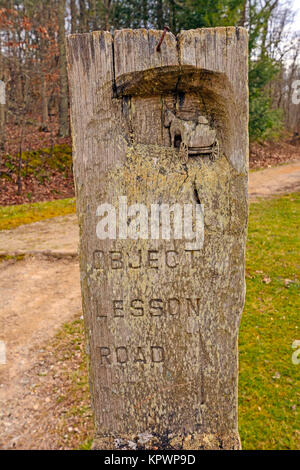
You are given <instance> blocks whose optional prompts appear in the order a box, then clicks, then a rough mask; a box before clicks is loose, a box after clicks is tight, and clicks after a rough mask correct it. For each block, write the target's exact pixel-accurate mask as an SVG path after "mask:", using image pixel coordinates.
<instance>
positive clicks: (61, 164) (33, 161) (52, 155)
mask: <svg viewBox="0 0 300 470" xmlns="http://www.w3.org/2000/svg"><path fill="white" fill-rule="evenodd" d="M21 159H22V168H21V176H23V177H24V176H27V175H34V176H36V177H38V178H39V179H40V180H41V181H42V180H43V179H44V178H48V177H49V169H50V170H58V171H60V172H62V173H65V174H66V175H67V174H68V173H69V172H70V169H71V165H72V148H71V147H70V146H69V145H67V144H61V145H54V146H53V147H52V148H51V147H48V148H42V149H38V150H31V151H26V152H22V155H21ZM4 166H5V167H6V168H7V169H8V170H10V171H12V172H13V173H17V171H18V156H11V155H5V156H4ZM3 176H4V177H7V174H6V173H4V174H3Z"/></svg>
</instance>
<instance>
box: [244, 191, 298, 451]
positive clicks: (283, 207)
mask: <svg viewBox="0 0 300 470" xmlns="http://www.w3.org/2000/svg"><path fill="white" fill-rule="evenodd" d="M299 205H300V195H299V194H294V195H288V196H284V197H281V198H280V199H272V200H267V201H261V202H258V203H253V204H252V205H251V208H250V220H249V236H248V243H247V258H246V266H247V277H246V281H247V295H246V304H245V309H244V313H243V318H242V322H241V328H240V335H239V360H240V375H239V427H240V435H241V439H242V443H243V448H244V449H300V422H299V417H300V415H299V408H300V390H299V384H300V381H299V379H300V365H295V364H293V363H292V360H291V357H292V353H293V352H294V350H293V349H292V343H293V342H294V341H295V340H297V339H300V329H299V328H300V324H299V311H300V302H299V279H298V277H297V276H299V265H300V259H299V252H300V246H299V220H300V217H299V216H300V211H299Z"/></svg>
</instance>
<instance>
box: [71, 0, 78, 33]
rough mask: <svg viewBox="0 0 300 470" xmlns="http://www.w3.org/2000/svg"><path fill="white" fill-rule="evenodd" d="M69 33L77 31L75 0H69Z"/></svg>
mask: <svg viewBox="0 0 300 470" xmlns="http://www.w3.org/2000/svg"><path fill="white" fill-rule="evenodd" d="M71 33H72V34H74V33H77V5H76V0H71Z"/></svg>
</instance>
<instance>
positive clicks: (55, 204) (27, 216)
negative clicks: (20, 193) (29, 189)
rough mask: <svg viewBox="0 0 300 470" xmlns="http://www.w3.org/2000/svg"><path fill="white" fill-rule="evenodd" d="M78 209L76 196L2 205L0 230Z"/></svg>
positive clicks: (70, 212) (0, 208)
mask: <svg viewBox="0 0 300 470" xmlns="http://www.w3.org/2000/svg"><path fill="white" fill-rule="evenodd" d="M75 210H76V205H75V198H70V199H57V200H55V201H46V202H35V203H32V204H20V205H16V206H0V230H7V229H12V228H16V227H18V226H19V225H23V224H31V223H32V222H37V221H39V220H44V219H49V218H51V217H57V216H60V215H67V214H72V213H73V212H75Z"/></svg>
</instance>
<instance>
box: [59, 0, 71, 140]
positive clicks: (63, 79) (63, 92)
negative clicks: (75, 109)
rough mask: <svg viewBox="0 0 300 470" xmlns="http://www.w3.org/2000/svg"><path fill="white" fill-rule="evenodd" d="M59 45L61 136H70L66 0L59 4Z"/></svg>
mask: <svg viewBox="0 0 300 470" xmlns="http://www.w3.org/2000/svg"><path fill="white" fill-rule="evenodd" d="M58 7H59V8H58V45H59V80H60V93H59V135H60V136H61V137H66V136H68V135H69V109H68V76H67V62H66V46H65V0H59V4H58Z"/></svg>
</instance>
